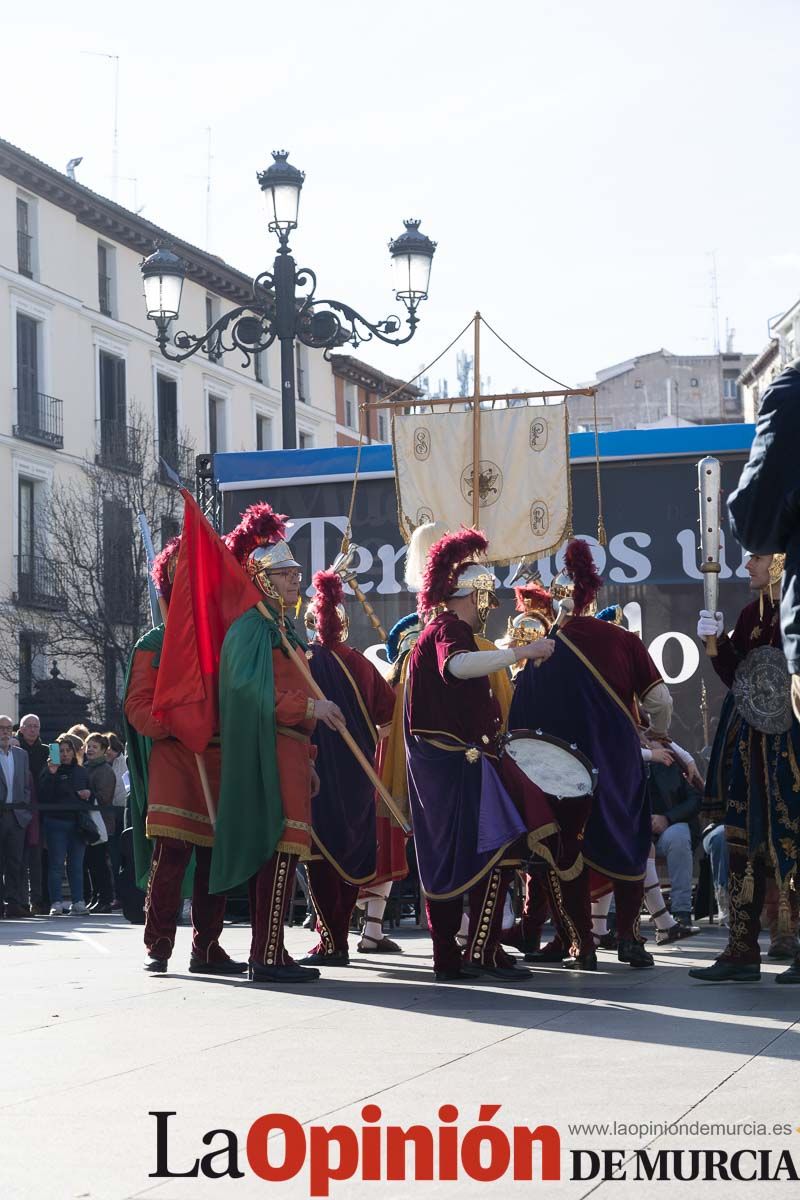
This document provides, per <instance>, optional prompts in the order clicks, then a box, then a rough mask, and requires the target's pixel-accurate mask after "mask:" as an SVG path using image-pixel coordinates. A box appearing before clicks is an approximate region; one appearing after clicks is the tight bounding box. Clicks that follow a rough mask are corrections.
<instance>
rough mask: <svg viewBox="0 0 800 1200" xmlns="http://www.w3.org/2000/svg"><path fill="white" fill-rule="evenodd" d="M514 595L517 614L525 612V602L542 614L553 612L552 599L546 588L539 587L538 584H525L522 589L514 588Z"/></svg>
mask: <svg viewBox="0 0 800 1200" xmlns="http://www.w3.org/2000/svg"><path fill="white" fill-rule="evenodd" d="M514 595H515V596H516V597H517V605H516V608H517V612H527V609H526V607H525V601H526V600H527V601H528V603H533V604H534V606H535V607H536V608H537V609H539V610H541V611H542V612H543V613H552V611H553V597H552V596H551V595H550V593H549V592H548V590H547V588H543V587H541V585H540V584H538V583H526V584H525V585H524V587H515V588H514Z"/></svg>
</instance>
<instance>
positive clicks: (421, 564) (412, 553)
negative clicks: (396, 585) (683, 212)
mask: <svg viewBox="0 0 800 1200" xmlns="http://www.w3.org/2000/svg"><path fill="white" fill-rule="evenodd" d="M446 533H447V526H446V525H445V523H444V521H426V522H425V524H424V525H418V526H417V528H416V529H415V530H414V532H413V533H412V535H411V541H410V542H409V543H408V549H407V550H406V566H405V579H406V586H407V587H408V588H409V589H410V590H411V591H412V592H418V591H419V590H420V588H421V587H422V581H423V578H424V576H425V563H426V561H427V558H428V552H429V550H430V548H431V546H433V545H434V543H435V542H438V541H439V538H443V537H444V535H445V534H446Z"/></svg>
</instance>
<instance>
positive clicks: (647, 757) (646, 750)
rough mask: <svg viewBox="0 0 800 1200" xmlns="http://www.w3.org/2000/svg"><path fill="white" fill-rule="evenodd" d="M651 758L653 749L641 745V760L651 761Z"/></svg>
mask: <svg viewBox="0 0 800 1200" xmlns="http://www.w3.org/2000/svg"><path fill="white" fill-rule="evenodd" d="M652 760H653V751H652V750H650V749H649V748H648V747H647V746H642V762H652Z"/></svg>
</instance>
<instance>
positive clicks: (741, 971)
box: [689, 958, 800, 983]
mask: <svg viewBox="0 0 800 1200" xmlns="http://www.w3.org/2000/svg"><path fill="white" fill-rule="evenodd" d="M689 974H690V975H691V977H692V979H700V980H702V982H703V983H758V981H759V979H760V978H761V967H760V965H759V963H744V962H737V961H736V959H732V958H718V959H717V961H716V962H715V963H712V964H711V966H710V967H692V969H691V971H690V972H689ZM778 978H780V976H779V977H778ZM797 982H798V983H800V975H798V978H797Z"/></svg>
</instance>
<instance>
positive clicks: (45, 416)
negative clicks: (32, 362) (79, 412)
mask: <svg viewBox="0 0 800 1200" xmlns="http://www.w3.org/2000/svg"><path fill="white" fill-rule="evenodd" d="M13 432H14V437H18V438H23V439H24V440H25V441H26V442H38V444H39V445H40V446H52V448H53V449H54V450H60V449H61V448H62V447H63V445H64V404H63V402H62V401H61V400H56V398H55V396H45V395H43V394H42V392H28V391H25V392H22V391H19V390H18V391H17V423H16V425H14V426H13Z"/></svg>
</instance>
